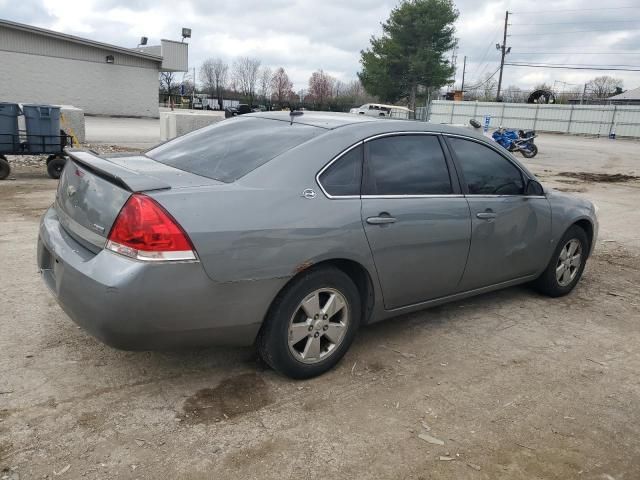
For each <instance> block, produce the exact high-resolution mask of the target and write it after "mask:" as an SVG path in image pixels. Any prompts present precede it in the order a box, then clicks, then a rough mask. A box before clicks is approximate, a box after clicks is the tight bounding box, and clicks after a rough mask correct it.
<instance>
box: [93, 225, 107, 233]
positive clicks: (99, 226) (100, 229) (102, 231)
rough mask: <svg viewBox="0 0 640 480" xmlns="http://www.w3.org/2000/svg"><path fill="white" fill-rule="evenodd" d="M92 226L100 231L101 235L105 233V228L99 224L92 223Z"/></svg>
mask: <svg viewBox="0 0 640 480" xmlns="http://www.w3.org/2000/svg"><path fill="white" fill-rule="evenodd" d="M91 226H92V227H93V229H94V230H97V231H99V232H100V233H104V227H103V226H102V225H98V224H97V223H92V224H91Z"/></svg>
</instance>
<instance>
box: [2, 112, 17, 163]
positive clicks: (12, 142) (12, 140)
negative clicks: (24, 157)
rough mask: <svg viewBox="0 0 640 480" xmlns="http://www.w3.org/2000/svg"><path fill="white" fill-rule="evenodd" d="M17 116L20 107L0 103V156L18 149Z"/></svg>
mask: <svg viewBox="0 0 640 480" xmlns="http://www.w3.org/2000/svg"><path fill="white" fill-rule="evenodd" d="M18 115H20V107H19V106H18V104H17V103H6V102H0V154H2V153H13V152H14V151H16V150H18V149H19V146H20V137H19V135H18Z"/></svg>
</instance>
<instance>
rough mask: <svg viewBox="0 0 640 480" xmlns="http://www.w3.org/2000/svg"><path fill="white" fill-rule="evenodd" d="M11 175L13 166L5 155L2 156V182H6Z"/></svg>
mask: <svg viewBox="0 0 640 480" xmlns="http://www.w3.org/2000/svg"><path fill="white" fill-rule="evenodd" d="M10 173H11V165H9V161H8V160H7V158H6V157H5V156H4V155H0V180H4V179H5V178H7V177H8V176H9V174H10Z"/></svg>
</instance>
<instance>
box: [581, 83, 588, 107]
mask: <svg viewBox="0 0 640 480" xmlns="http://www.w3.org/2000/svg"><path fill="white" fill-rule="evenodd" d="M586 93H587V84H586V83H585V84H584V89H583V90H582V96H581V97H580V105H582V104H583V103H584V96H585V94H586Z"/></svg>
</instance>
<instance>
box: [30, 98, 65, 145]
mask: <svg viewBox="0 0 640 480" xmlns="http://www.w3.org/2000/svg"><path fill="white" fill-rule="evenodd" d="M22 111H23V113H24V120H25V125H26V127H27V150H28V151H29V153H57V152H60V151H61V150H62V144H61V141H62V140H61V138H60V107H54V106H51V105H22Z"/></svg>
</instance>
